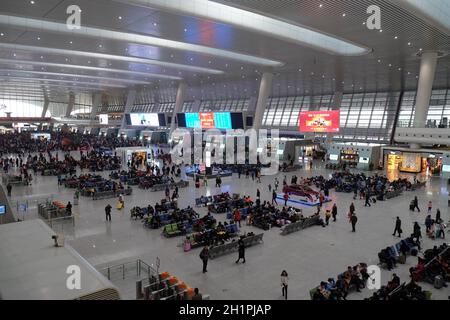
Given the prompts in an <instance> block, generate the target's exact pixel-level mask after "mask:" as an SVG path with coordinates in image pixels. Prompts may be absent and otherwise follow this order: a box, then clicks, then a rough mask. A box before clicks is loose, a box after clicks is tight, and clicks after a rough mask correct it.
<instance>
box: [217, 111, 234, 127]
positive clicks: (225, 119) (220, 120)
mask: <svg viewBox="0 0 450 320" xmlns="http://www.w3.org/2000/svg"><path fill="white" fill-rule="evenodd" d="M214 123H215V125H216V128H217V129H232V128H233V127H232V125H231V115H230V113H229V112H221V113H214Z"/></svg>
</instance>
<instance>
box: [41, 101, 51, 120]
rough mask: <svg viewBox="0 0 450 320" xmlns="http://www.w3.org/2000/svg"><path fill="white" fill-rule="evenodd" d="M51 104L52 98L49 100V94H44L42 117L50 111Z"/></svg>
mask: <svg viewBox="0 0 450 320" xmlns="http://www.w3.org/2000/svg"><path fill="white" fill-rule="evenodd" d="M49 105H50V100H48V97H47V95H45V96H44V105H43V107H42V115H41V117H42V118H45V115H46V114H47V111H48V106H49Z"/></svg>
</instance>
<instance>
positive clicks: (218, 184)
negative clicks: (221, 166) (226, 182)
mask: <svg viewBox="0 0 450 320" xmlns="http://www.w3.org/2000/svg"><path fill="white" fill-rule="evenodd" d="M219 179H220V178H219V176H217V177H216V188H220V180H219Z"/></svg>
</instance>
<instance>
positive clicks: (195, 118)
mask: <svg viewBox="0 0 450 320" xmlns="http://www.w3.org/2000/svg"><path fill="white" fill-rule="evenodd" d="M185 118H186V128H194V129H196V128H198V129H200V117H199V115H198V113H185Z"/></svg>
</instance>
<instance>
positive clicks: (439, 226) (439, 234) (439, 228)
mask: <svg viewBox="0 0 450 320" xmlns="http://www.w3.org/2000/svg"><path fill="white" fill-rule="evenodd" d="M444 230H445V226H444V224H443V223H442V220H441V221H438V222H436V239H438V238H442V239H445V231H444Z"/></svg>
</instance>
